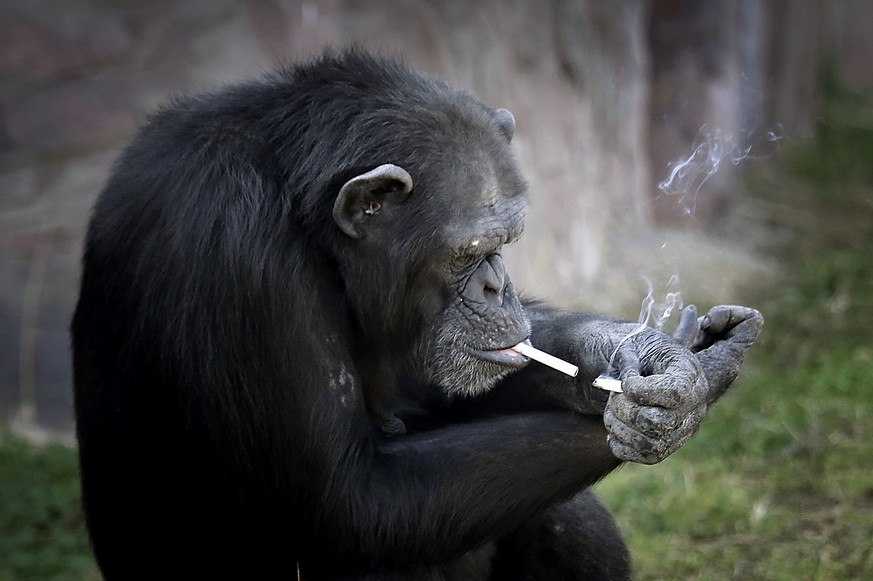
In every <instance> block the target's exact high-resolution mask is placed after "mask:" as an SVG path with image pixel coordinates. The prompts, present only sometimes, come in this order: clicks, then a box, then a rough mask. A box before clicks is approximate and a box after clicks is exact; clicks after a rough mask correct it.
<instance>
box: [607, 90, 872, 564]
mask: <svg viewBox="0 0 873 581" xmlns="http://www.w3.org/2000/svg"><path fill="white" fill-rule="evenodd" d="M830 102H831V106H830V107H829V108H828V109H827V110H826V112H825V115H824V117H823V119H824V126H823V127H822V131H821V132H820V135H821V137H820V139H819V140H818V141H817V143H816V144H815V145H814V146H806V147H797V146H795V147H793V148H789V149H788V150H787V151H786V152H785V155H784V156H781V158H780V159H781V161H780V162H779V163H778V168H777V170H776V171H775V172H772V171H771V173H770V174H769V175H767V176H764V177H761V176H758V177H757V178H756V180H753V185H754V187H755V189H756V190H757V191H758V192H759V194H758V195H760V196H764V197H770V198H771V199H770V200H768V202H772V203H775V204H777V205H778V204H790V205H791V207H792V210H798V209H800V211H802V212H804V213H805V214H806V216H807V217H808V218H809V219H808V220H804V222H806V223H814V224H815V225H816V227H815V228H814V229H812V230H805V231H803V232H800V233H799V234H800V235H799V236H794V237H791V238H790V242H791V243H790V245H789V246H785V247H783V248H782V249H781V251H780V252H781V254H782V255H783V259H784V264H786V266H787V267H788V268H787V272H788V273H789V277H788V278H787V279H786V280H785V281H784V283H783V284H781V285H780V286H779V287H777V288H773V289H770V290H769V291H768V293H767V294H768V296H762V297H759V298H758V300H757V301H755V302H753V304H755V305H756V306H760V308H761V310H762V311H763V312H764V314H765V317H766V319H767V322H766V325H765V328H764V333H763V335H762V337H761V340H760V341H759V343H758V345H756V346H755V347H754V350H753V351H752V352H751V354H750V357H749V360H748V361H747V365H746V367H745V370H744V374H743V376H742V377H741V378H740V381H738V383H737V385H736V387H735V388H734V389H733V390H732V391H731V392H730V393H729V394H728V395H726V396H725V398H724V399H723V400H722V401H721V402H719V403H718V404H717V405H716V406H714V408H713V409H712V410H711V412H710V415H709V418H708V419H707V422H706V423H705V424H704V425H703V427H702V428H701V431H700V433H699V434H698V435H697V437H696V438H695V439H694V440H693V441H692V442H690V443H689V444H688V445H687V446H686V447H685V448H683V449H682V450H680V451H679V452H678V453H677V454H675V455H674V456H673V457H671V458H670V459H668V460H667V461H666V462H664V463H663V464H661V465H658V466H654V467H643V466H626V467H624V468H623V469H622V470H621V471H620V472H619V473H618V474H616V475H614V476H612V477H610V478H608V479H607V480H606V481H604V482H603V483H602V484H600V485H599V486H598V492H599V494H600V495H601V497H602V498H603V500H604V502H605V503H606V504H607V506H609V507H610V508H611V509H612V510H613V512H614V513H615V515H616V517H617V519H618V520H619V525H620V526H621V528H622V530H623V531H624V533H625V535H626V537H627V540H628V543H629V545H630V547H631V551H632V553H633V555H634V560H635V570H636V578H637V579H639V580H649V579H767V580H769V579H773V580H781V579H785V580H789V579H790V580H818V579H821V580H825V579H826V580H829V581H830V580H841V579H871V578H873V543H871V539H873V470H871V466H873V419H871V418H873V260H871V258H870V257H871V256H873V169H871V168H873V108H870V105H865V104H864V103H863V102H860V101H857V100H854V99H847V98H845V97H844V96H836V98H833V99H831V100H830ZM784 191H790V192H791V197H790V198H789V199H787V200H786V199H779V198H780V196H783V198H784V194H782V193H780V192H784ZM774 192H775V193H774ZM772 198H775V199H772Z"/></svg>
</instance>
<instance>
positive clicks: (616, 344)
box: [587, 321, 709, 464]
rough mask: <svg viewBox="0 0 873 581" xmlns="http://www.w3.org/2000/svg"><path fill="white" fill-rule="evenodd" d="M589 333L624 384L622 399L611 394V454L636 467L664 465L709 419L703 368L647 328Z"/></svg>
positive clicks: (613, 327) (607, 420)
mask: <svg viewBox="0 0 873 581" xmlns="http://www.w3.org/2000/svg"><path fill="white" fill-rule="evenodd" d="M589 331H590V332H591V334H590V335H589V336H588V338H587V339H588V341H592V342H593V344H594V345H599V347H600V348H599V349H595V350H594V353H596V352H597V351H599V352H600V353H602V354H603V353H610V354H611V353H612V352H614V353H615V357H614V359H613V366H612V367H613V368H612V369H611V370H610V371H613V372H614V371H617V372H618V375H619V377H620V378H621V380H622V390H623V393H612V394H610V396H609V401H608V402H607V404H606V409H605V410H604V412H603V421H604V424H605V425H606V428H607V430H608V432H609V435H608V438H607V442H608V444H609V447H610V449H611V450H612V453H613V454H615V456H616V457H617V458H619V459H621V460H626V461H631V462H640V463H643V464H654V463H656V462H660V461H661V460H663V459H664V458H666V457H667V456H669V455H670V454H672V453H673V452H675V451H676V450H678V449H679V448H680V447H681V446H682V444H684V443H685V442H687V441H688V440H689V439H690V438H691V437H692V436H693V435H694V434H695V433H696V432H697V428H698V426H699V425H700V422H701V421H702V420H703V418H704V416H705V415H706V395H707V393H708V391H709V386H708V384H707V381H706V377H705V376H704V373H703V369H702V367H701V364H700V362H699V361H698V359H697V358H696V357H695V356H694V354H693V353H692V352H691V350H689V349H688V348H686V347H685V346H683V345H682V344H680V342H679V341H677V340H675V339H673V338H672V337H670V336H668V335H665V334H664V333H662V332H660V331H658V330H655V329H652V328H649V327H646V326H643V325H634V324H628V323H610V322H606V321H602V322H600V323H598V324H596V325H594V328H589ZM594 359H598V357H596V356H595V357H594ZM603 369H604V370H605V369H606V366H604V367H603Z"/></svg>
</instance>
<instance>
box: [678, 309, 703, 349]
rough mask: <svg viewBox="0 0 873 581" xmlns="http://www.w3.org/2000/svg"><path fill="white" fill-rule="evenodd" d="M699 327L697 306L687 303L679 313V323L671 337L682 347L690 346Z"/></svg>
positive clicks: (695, 338) (695, 337)
mask: <svg viewBox="0 0 873 581" xmlns="http://www.w3.org/2000/svg"><path fill="white" fill-rule="evenodd" d="M699 329H700V327H699V326H698V324H697V307H695V306H694V305H688V306H687V307H685V308H684V309H682V311H681V312H680V313H679V323H678V324H677V325H676V330H675V331H673V339H674V340H675V341H676V342H677V343H679V344H680V345H682V346H683V347H686V348H690V347H691V346H692V345H693V344H694V342H695V341H696V340H697V333H698V331H699Z"/></svg>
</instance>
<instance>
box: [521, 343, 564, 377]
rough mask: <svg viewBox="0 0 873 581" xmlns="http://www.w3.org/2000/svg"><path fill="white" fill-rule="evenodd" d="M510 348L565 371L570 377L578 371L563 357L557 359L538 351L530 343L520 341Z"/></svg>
mask: <svg viewBox="0 0 873 581" xmlns="http://www.w3.org/2000/svg"><path fill="white" fill-rule="evenodd" d="M512 349H513V351H518V352H519V353H521V354H522V355H524V356H525V357H530V358H531V359H533V360H534V361H539V362H540V363H542V364H543V365H548V366H549V367H551V368H552V369H557V370H558V371H560V372H561V373H566V374H567V375H569V376H570V377H576V375H578V373H579V368H578V367H576V366H575V365H573V364H572V363H567V362H566V361H564V360H563V359H558V358H557V357H555V356H554V355H549V354H548V353H546V352H545V351H540V350H539V349H537V348H536V347H534V346H533V345H531V344H530V343H527V342H521V343H519V344H518V345H516V346H515V347H513V348H512Z"/></svg>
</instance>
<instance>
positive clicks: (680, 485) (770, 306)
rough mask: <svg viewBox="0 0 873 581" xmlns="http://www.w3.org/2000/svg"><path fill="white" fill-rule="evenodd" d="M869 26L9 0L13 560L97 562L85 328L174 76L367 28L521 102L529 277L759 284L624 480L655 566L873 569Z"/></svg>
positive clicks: (823, 7) (616, 505)
mask: <svg viewBox="0 0 873 581" xmlns="http://www.w3.org/2000/svg"><path fill="white" fill-rule="evenodd" d="M871 25H873V0H830V1H828V2H825V1H823V0H808V1H804V0H770V1H767V0H708V1H706V2H700V1H694V0H623V1H622V2H614V1H612V2H611V1H609V0H550V1H546V0H542V1H541V0H506V1H500V0H444V1H437V0H396V1H388V0H306V1H290V0H289V1H283V0H255V1H251V2H246V3H238V2H231V1H229V0H190V1H185V2H171V1H169V0H157V1H152V2H132V1H114V2H110V1H108V0H63V1H61V0H27V1H24V0H21V1H18V2H16V1H15V0H0V433H2V434H3V436H2V444H0V581H5V580H7V579H83V578H96V573H95V570H94V566H93V562H92V561H91V560H90V556H89V554H88V549H87V540H86V536H85V533H84V529H83V528H82V517H81V511H80V510H79V509H78V483H77V481H76V466H75V457H74V454H73V452H72V450H71V448H70V445H71V444H72V438H71V433H72V432H71V430H72V426H73V418H72V414H71V389H70V385H71V370H70V353H69V339H68V334H67V326H68V324H69V320H70V317H71V313H72V310H73V308H74V304H75V300H76V294H77V284H78V283H77V280H78V266H79V265H78V261H79V257H80V253H81V249H82V239H83V235H84V230H85V227H86V223H87V220H88V214H89V210H90V207H91V205H92V204H93V202H94V199H95V197H96V195H97V194H98V192H99V191H100V188H101V186H102V184H103V182H104V181H105V179H106V177H107V174H108V172H109V171H110V167H111V164H112V162H113V159H114V158H115V157H116V156H117V155H118V154H119V152H120V150H121V148H123V147H124V144H125V143H126V142H127V141H128V140H129V139H130V138H131V136H132V134H133V133H134V132H135V131H136V128H137V127H138V125H139V124H141V123H142V122H143V121H144V120H145V119H146V116H147V114H148V112H149V111H151V110H153V109H154V108H155V107H157V106H159V105H160V104H161V103H162V102H165V101H166V100H167V99H169V98H170V97H172V96H173V95H175V94H179V93H187V92H191V91H197V90H201V89H206V88H209V87H214V86H216V85H219V84H224V83H230V82H233V81H236V80H241V79H246V78H250V77H253V76H257V75H259V74H261V73H262V72H264V71H267V70H270V69H273V68H275V67H277V66H282V65H283V64H285V63H288V62H291V61H294V60H296V59H299V58H306V57H309V56H313V55H316V54H318V53H319V52H320V51H321V50H323V49H324V48H326V47H344V46H347V45H349V44H350V43H358V44H361V45H363V46H365V47H368V48H372V49H374V50H381V51H384V52H386V53H388V54H392V55H400V56H402V57H403V58H404V59H406V60H407V62H409V63H410V64H412V65H414V66H416V67H417V68H420V69H422V70H424V71H427V72H430V73H433V74H435V75H437V76H440V77H442V78H444V79H446V80H448V81H449V82H450V83H452V84H454V85H456V86H459V87H461V88H464V89H466V90H469V91H470V92H472V93H474V94H475V95H476V96H478V97H479V98H480V99H481V100H482V101H484V102H485V103H488V104H489V105H492V106H494V107H507V108H509V109H510V110H511V111H512V112H513V113H514V115H515V117H516V120H517V132H516V137H515V139H514V141H513V143H514V148H515V152H516V155H517V157H518V160H519V162H520V164H521V166H522V168H523V170H524V172H525V174H526V176H527V178H528V180H529V182H530V192H531V209H530V212H529V218H528V223H527V231H526V234H525V236H524V237H523V239H522V240H521V241H520V242H519V243H518V244H517V245H516V247H513V248H512V249H510V250H509V251H508V254H509V256H508V261H509V263H510V270H511V272H512V276H513V281H514V284H515V286H516V287H517V288H520V289H521V290H522V291H523V292H525V294H528V295H532V296H535V297H539V298H548V299H549V300H551V301H552V302H555V303H557V304H559V305H562V306H566V307H573V308H585V309H594V310H598V311H601V312H606V313H609V314H612V315H615V316H618V317H622V318H626V319H637V317H638V316H639V311H640V304H641V301H642V300H643V298H644V297H645V296H646V295H647V294H649V295H650V297H651V298H652V300H653V301H654V307H653V308H654V313H655V314H663V313H664V312H665V311H667V310H668V309H669V307H670V306H671V305H675V304H676V303H678V302H679V301H682V302H683V303H684V304H689V303H691V302H694V303H695V304H697V305H698V307H699V308H700V309H701V310H706V309H708V308H709V307H710V306H712V305H713V304H718V303H734V302H736V303H744V304H750V305H753V306H756V307H758V308H760V309H761V310H762V311H764V314H765V317H766V318H767V326H766V328H765V334H764V337H763V338H762V340H761V345H760V346H759V347H758V348H757V350H756V351H753V354H752V356H751V357H750V359H751V360H750V361H749V363H748V365H747V371H746V374H745V375H744V377H743V378H742V379H741V381H740V382H739V385H738V386H737V388H736V389H735V393H733V394H731V395H729V396H728V397H726V398H725V400H724V402H723V403H720V404H719V406H716V408H715V409H714V410H713V411H712V413H711V416H712V417H711V418H710V421H709V423H707V424H706V425H705V426H704V428H703V429H702V430H701V433H700V435H699V436H698V437H697V438H696V439H695V440H694V441H693V442H692V443H691V444H689V445H688V446H687V447H686V449H683V450H682V451H680V453H679V454H677V455H676V456H675V457H674V458H671V459H670V460H668V461H667V462H666V463H664V465H662V466H658V467H654V468H643V467H638V466H630V467H627V468H625V469H623V470H622V471H621V472H620V473H619V474H618V475H616V476H615V477H614V478H611V479H608V480H607V482H606V483H604V484H603V485H601V487H600V488H599V490H600V493H601V495H602V496H603V498H604V499H605V500H606V501H607V503H608V504H609V506H610V508H611V509H612V510H613V511H614V512H615V513H616V514H617V516H618V518H619V521H620V524H621V526H622V529H623V530H624V532H625V534H626V535H627V536H628V539H629V542H630V543H631V549H632V551H633V552H634V554H635V560H636V567H637V576H638V578H640V579H665V578H688V579H697V578H699V579H710V578H713V579H725V578H737V579H749V578H754V579H861V578H868V577H869V576H870V575H873V552H871V544H870V538H871V537H873V474H871V472H873V471H871V470H870V468H869V467H870V466H871V465H873V443H871V439H873V422H871V420H870V412H871V407H873V404H871V401H873V371H871V365H873V346H871V339H873V332H871V325H873V304H871V303H873V265H871V261H873V259H871V258H870V256H871V255H873V254H871V252H873V236H871V234H873V227H871V224H873V105H871V102H873V35H871V34H870V28H871ZM676 293H681V299H680V298H679V295H677V294H676Z"/></svg>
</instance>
